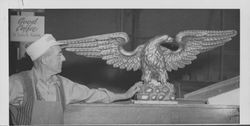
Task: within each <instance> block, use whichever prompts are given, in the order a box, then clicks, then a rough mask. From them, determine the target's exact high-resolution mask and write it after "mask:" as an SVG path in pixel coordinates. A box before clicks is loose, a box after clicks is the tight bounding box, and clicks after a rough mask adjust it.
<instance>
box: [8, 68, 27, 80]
mask: <svg viewBox="0 0 250 126" xmlns="http://www.w3.org/2000/svg"><path fill="white" fill-rule="evenodd" d="M29 73H30V70H27V71H22V72H19V73H15V74H12V75H11V76H10V77H9V80H10V81H13V80H20V79H22V78H23V77H24V76H27V75H29Z"/></svg>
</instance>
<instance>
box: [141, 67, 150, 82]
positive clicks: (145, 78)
mask: <svg viewBox="0 0 250 126" xmlns="http://www.w3.org/2000/svg"><path fill="white" fill-rule="evenodd" d="M141 79H142V80H143V81H144V82H145V83H149V82H150V81H151V71H150V70H149V69H145V70H144V71H143V74H142V78H141Z"/></svg>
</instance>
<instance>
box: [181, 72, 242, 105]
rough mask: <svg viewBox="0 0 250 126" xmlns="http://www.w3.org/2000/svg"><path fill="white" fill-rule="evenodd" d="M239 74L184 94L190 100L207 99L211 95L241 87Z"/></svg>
mask: <svg viewBox="0 0 250 126" xmlns="http://www.w3.org/2000/svg"><path fill="white" fill-rule="evenodd" d="M239 78H240V77H239V76H236V77H233V78H231V79H228V80H224V81H221V82H218V83H215V84H212V85H210V86H207V87H205V88H202V89H199V90H197V91H194V92H191V93H187V94H185V95H184V98H185V99H189V100H207V99H208V98H210V97H213V96H216V95H219V94H221V93H224V92H227V91H230V90H233V89H236V88H239Z"/></svg>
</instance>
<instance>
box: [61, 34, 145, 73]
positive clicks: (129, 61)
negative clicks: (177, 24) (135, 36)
mask: <svg viewBox="0 0 250 126" xmlns="http://www.w3.org/2000/svg"><path fill="white" fill-rule="evenodd" d="M128 41H129V37H128V35H127V34H126V33H124V32H116V33H109V34H102V35H95V36H89V37H84V38H79V39H70V40H62V41H59V42H62V43H65V44H67V45H66V46H65V48H66V50H67V51H71V52H74V53H75V54H77V55H83V56H86V57H92V58H102V59H103V60H106V63H107V64H110V65H113V66H114V67H119V68H121V69H125V68H126V69H127V70H131V69H133V70H134V71H135V70H138V69H139V68H141V59H140V55H141V50H142V49H143V47H144V45H140V46H138V47H137V48H136V49H135V50H134V51H133V52H127V51H125V50H124V49H123V47H122V46H123V45H124V44H126V43H127V42H128Z"/></svg>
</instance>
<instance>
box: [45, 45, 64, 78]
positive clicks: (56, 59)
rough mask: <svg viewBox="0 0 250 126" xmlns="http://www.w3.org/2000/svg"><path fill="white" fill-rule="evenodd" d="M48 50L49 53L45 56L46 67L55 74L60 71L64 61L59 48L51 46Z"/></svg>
mask: <svg viewBox="0 0 250 126" xmlns="http://www.w3.org/2000/svg"><path fill="white" fill-rule="evenodd" d="M49 51H50V55H49V56H48V57H47V58H46V64H47V67H48V68H49V70H51V71H53V72H55V74H57V73H60V72H61V71H62V62H63V61H65V57H64V56H63V54H62V50H61V48H60V47H59V46H52V47H51V48H50V50H49Z"/></svg>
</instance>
